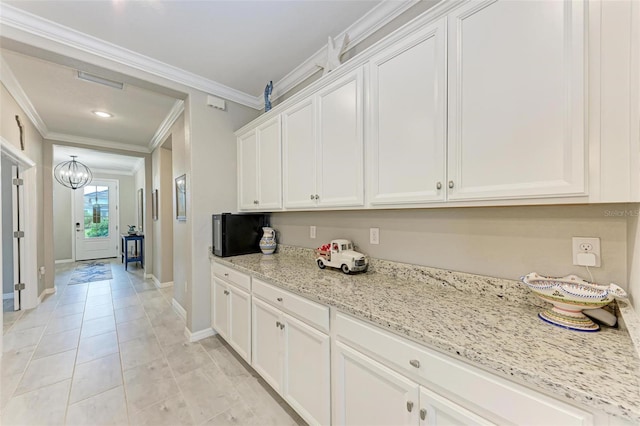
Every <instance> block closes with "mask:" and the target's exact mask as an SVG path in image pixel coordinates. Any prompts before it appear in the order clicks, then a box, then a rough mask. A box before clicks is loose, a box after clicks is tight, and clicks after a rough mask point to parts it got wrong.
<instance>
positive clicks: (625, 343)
mask: <svg viewBox="0 0 640 426" xmlns="http://www.w3.org/2000/svg"><path fill="white" fill-rule="evenodd" d="M304 250H307V249H302V252H304ZM215 260H216V261H217V262H220V263H222V264H225V265H228V266H231V267H233V268H236V269H238V270H240V271H243V272H246V273H250V274H252V275H253V276H255V277H257V278H259V279H263V280H265V281H267V282H269V283H272V284H274V285H276V286H279V287H281V288H284V289H286V290H289V291H291V292H293V293H297V294H299V295H302V296H305V297H307V298H309V299H312V300H315V301H317V302H320V303H323V304H326V305H329V306H332V307H335V308H337V309H339V310H340V311H343V312H346V313H349V314H352V315H353V316H355V317H357V318H361V319H365V320H369V321H371V322H374V323H376V324H378V325H379V326H381V327H382V328H385V329H387V330H389V331H391V332H394V333H396V334H399V335H401V336H404V337H407V338H409V339H411V340H414V341H416V342H419V343H421V344H424V345H425V346H427V347H431V348H434V349H437V350H440V351H443V352H445V353H448V354H450V355H452V356H453V357H456V358H459V359H463V360H465V361H469V362H472V363H473V364H476V365H478V366H480V367H483V368H484V369H487V370H489V371H492V372H495V373H497V374H501V375H502V376H504V377H507V378H511V379H513V380H515V381H518V382H521V383H524V384H526V385H529V386H531V387H533V388H535V389H538V390H540V391H543V392H545V393H547V394H550V395H556V396H558V397H560V398H562V399H565V400H566V399H569V400H573V401H575V402H576V403H578V404H580V405H585V406H587V407H592V408H595V409H598V410H602V411H604V412H606V413H608V414H612V415H615V416H619V417H622V418H625V419H627V420H630V421H632V422H636V423H640V360H639V359H638V356H637V353H636V350H635V347H634V346H633V343H632V341H631V338H630V336H629V333H628V332H627V331H626V330H622V329H613V328H604V329H603V330H602V331H600V332H598V333H580V332H573V331H568V330H564V329H561V328H558V327H554V326H551V325H548V324H545V323H543V322H542V321H540V320H539V319H538V317H537V313H538V312H539V311H540V306H541V305H540V302H537V306H536V302H534V300H537V299H532V298H529V297H528V292H529V290H528V289H526V288H525V287H524V286H522V285H520V284H518V283H517V282H515V281H509V280H500V281H501V283H500V287H501V292H500V294H497V293H495V292H492V291H484V290H486V286H485V285H484V284H482V283H483V282H484V281H487V282H489V281H490V280H493V279H491V278H488V277H479V276H473V275H470V274H460V275H463V276H464V278H463V279H461V278H460V277H457V284H458V285H457V286H455V285H441V284H447V283H446V282H443V280H448V281H449V282H453V281H456V279H453V278H454V277H456V274H458V273H455V272H452V271H443V270H435V269H432V268H424V269H426V270H427V271H426V272H425V271H424V270H420V271H418V272H419V274H416V273H415V272H416V271H415V270H414V271H412V272H413V273H404V272H402V271H403V268H402V266H400V267H395V266H394V267H392V268H390V267H388V266H389V264H390V263H389V262H385V261H380V262H381V263H379V264H376V265H375V271H379V272H367V273H364V274H356V275H345V274H343V273H342V272H340V271H339V270H337V269H332V268H326V269H324V270H320V269H319V268H318V267H317V266H316V264H315V262H314V258H313V255H312V254H311V252H310V251H309V252H308V253H303V254H301V253H294V252H284V253H277V254H274V255H271V256H263V255H262V254H251V255H244V256H235V257H228V258H218V257H215ZM398 265H402V264H398ZM372 266H373V264H372ZM406 267H407V268H409V269H411V268H413V269H416V270H417V269H421V267H413V266H412V265H406ZM371 269H374V268H371ZM433 271H440V272H441V274H440V276H438V273H434V272H433ZM422 276H428V277H427V278H428V279H426V280H421V279H420V277H422ZM443 276H444V278H443ZM447 277H448V278H447ZM473 277H476V278H477V279H474V278H473ZM431 278H434V279H431ZM483 280H484V281H483ZM461 281H462V282H464V283H465V284H468V287H469V288H470V289H471V291H465V290H464V289H461V288H460V287H461V286H460V285H459V284H460V282H461ZM514 286H518V287H514ZM523 289H524V290H526V292H524V293H518V292H521V291H523ZM479 290H481V291H479ZM503 293H504V294H503ZM505 294H512V295H513V294H521V295H525V296H523V297H520V299H524V300H518V299H517V298H516V297H513V296H512V297H511V298H509V297H504V295H505Z"/></svg>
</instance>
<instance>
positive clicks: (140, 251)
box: [120, 234, 144, 271]
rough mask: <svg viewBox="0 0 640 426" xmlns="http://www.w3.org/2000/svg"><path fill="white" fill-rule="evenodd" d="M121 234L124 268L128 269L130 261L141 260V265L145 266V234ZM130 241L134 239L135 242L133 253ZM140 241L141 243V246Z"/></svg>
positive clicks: (121, 254)
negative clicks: (130, 250) (130, 249)
mask: <svg viewBox="0 0 640 426" xmlns="http://www.w3.org/2000/svg"><path fill="white" fill-rule="evenodd" d="M121 236H122V244H120V246H121V251H120V257H121V258H120V261H121V262H123V263H124V270H125V271H126V270H127V265H128V264H129V262H140V265H141V266H144V235H137V234H136V235H129V234H122V235H121ZM129 241H133V244H134V252H133V254H130V253H129V250H128V248H129V247H128V246H129ZM138 243H139V244H140V246H139V247H138Z"/></svg>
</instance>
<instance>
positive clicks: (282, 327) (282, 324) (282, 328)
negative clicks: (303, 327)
mask: <svg viewBox="0 0 640 426" xmlns="http://www.w3.org/2000/svg"><path fill="white" fill-rule="evenodd" d="M280 330H284V323H283V322H281V323H280Z"/></svg>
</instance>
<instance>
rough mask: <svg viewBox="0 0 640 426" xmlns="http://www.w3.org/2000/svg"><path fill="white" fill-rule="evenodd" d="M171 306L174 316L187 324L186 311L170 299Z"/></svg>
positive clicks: (178, 303) (174, 300)
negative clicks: (176, 315)
mask: <svg viewBox="0 0 640 426" xmlns="http://www.w3.org/2000/svg"><path fill="white" fill-rule="evenodd" d="M171 306H173V310H174V311H175V312H176V314H178V316H179V317H180V318H182V320H183V321H184V322H187V311H186V310H185V309H184V308H183V307H182V305H181V304H180V302H178V301H177V300H176V299H171Z"/></svg>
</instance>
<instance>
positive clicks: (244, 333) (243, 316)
mask: <svg viewBox="0 0 640 426" xmlns="http://www.w3.org/2000/svg"><path fill="white" fill-rule="evenodd" d="M228 291H229V295H228V299H229V343H230V344H231V346H233V348H234V349H235V350H236V352H238V354H239V355H240V356H241V357H242V358H244V360H245V361H247V362H248V363H249V364H250V363H251V296H250V295H249V293H247V292H246V291H243V290H240V289H239V288H236V287H234V286H232V285H229V286H228Z"/></svg>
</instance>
